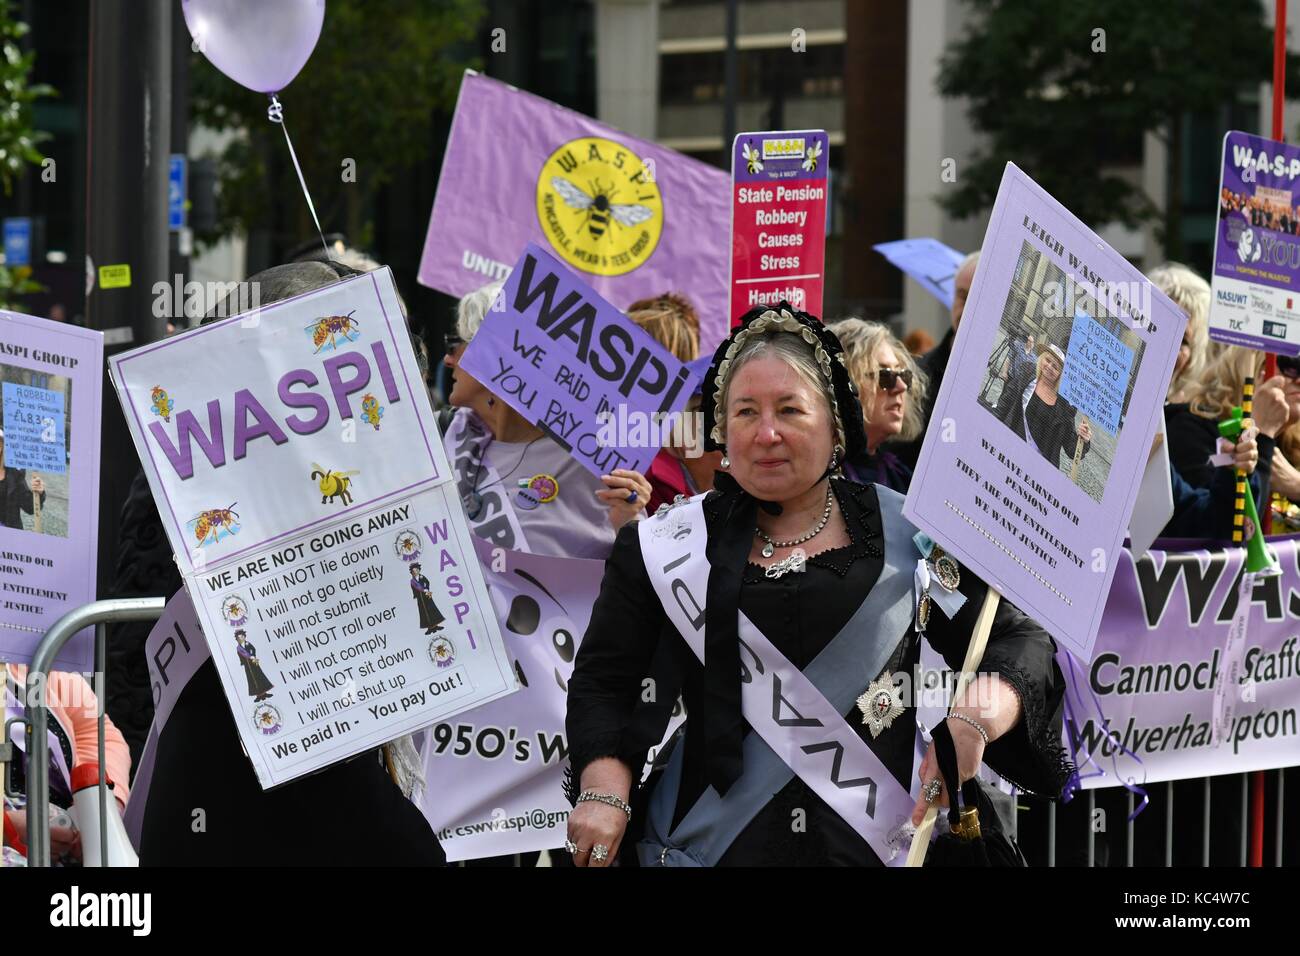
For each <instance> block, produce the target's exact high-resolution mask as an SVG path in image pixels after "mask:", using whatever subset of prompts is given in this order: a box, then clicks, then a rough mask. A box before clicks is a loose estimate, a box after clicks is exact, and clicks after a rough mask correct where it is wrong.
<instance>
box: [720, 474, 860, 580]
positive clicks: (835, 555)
mask: <svg viewBox="0 0 1300 956" xmlns="http://www.w3.org/2000/svg"><path fill="white" fill-rule="evenodd" d="M831 489H832V490H833V491H834V493H835V500H836V501H837V502H838V503H839V506H840V512H841V513H842V514H843V515H844V526H845V528H846V529H847V530H848V532H849V539H850V543H849V544H846V545H844V546H843V547H839V548H827V549H825V550H823V551H818V552H817V553H815V554H810V555H809V556H808V563H809V564H810V565H813V566H815V567H819V568H826V569H828V570H830V571H833V572H834V573H835V574H836V575H837V576H838V577H841V578H842V577H844V576H845V575H846V574H848V573H849V568H851V567H852V566H853V562H854V561H856V560H858V559H859V558H868V557H870V558H883V557H884V552H883V551H882V550H881V548H880V544H879V542H880V539H881V536H882V535H883V533H884V529H883V528H882V526H881V523H880V508H879V502H878V501H877V499H876V490H875V488H874V487H872V486H871V485H864V484H860V483H858V482H856V481H851V480H850V479H848V478H832V479H831ZM723 499H724V495H723V494H722V493H720V492H716V491H715V492H711V493H710V494H709V496H708V497H707V498H705V499H704V517H705V521H706V523H707V524H708V525H709V526H710V527H712V526H713V524H714V522H715V521H719V520H721V514H722V510H723V509H722V501H723ZM764 571H765V569H764V567H763V566H762V565H761V564H755V563H754V562H752V561H749V562H746V565H745V582H746V583H747V584H752V583H755V582H758V581H762V580H766V576H765V575H764Z"/></svg>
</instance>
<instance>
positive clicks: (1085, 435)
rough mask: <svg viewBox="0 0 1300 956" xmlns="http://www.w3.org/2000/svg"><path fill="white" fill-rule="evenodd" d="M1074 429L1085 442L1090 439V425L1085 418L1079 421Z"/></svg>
mask: <svg viewBox="0 0 1300 956" xmlns="http://www.w3.org/2000/svg"><path fill="white" fill-rule="evenodd" d="M1075 431H1076V432H1077V433H1078V435H1079V437H1080V438H1082V439H1083V440H1084V441H1085V442H1089V441H1092V426H1091V425H1089V424H1088V422H1087V420H1086V419H1085V420H1084V421H1081V422H1080V423H1079V427H1078V428H1077V429H1075Z"/></svg>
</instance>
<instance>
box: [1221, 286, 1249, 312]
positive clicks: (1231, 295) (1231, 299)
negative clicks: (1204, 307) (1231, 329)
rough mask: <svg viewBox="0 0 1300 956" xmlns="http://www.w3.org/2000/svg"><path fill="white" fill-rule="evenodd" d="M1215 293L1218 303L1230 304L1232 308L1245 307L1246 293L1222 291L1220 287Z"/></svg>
mask: <svg viewBox="0 0 1300 956" xmlns="http://www.w3.org/2000/svg"><path fill="white" fill-rule="evenodd" d="M1215 295H1216V296H1217V297H1218V300H1219V305H1227V306H1231V307H1232V308H1234V309H1244V308H1245V307H1246V294H1245V293H1244V292H1224V291H1223V290H1222V289H1220V290H1218V291H1217V292H1216V293H1215Z"/></svg>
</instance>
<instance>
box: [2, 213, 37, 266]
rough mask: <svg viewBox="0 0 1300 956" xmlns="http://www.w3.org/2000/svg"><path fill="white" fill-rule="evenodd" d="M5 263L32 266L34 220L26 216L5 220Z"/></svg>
mask: <svg viewBox="0 0 1300 956" xmlns="http://www.w3.org/2000/svg"><path fill="white" fill-rule="evenodd" d="M4 230H5V265H7V266H30V265H31V264H32V221H31V219H29V218H27V217H26V216H14V217H11V218H9V219H6V220H5V222H4Z"/></svg>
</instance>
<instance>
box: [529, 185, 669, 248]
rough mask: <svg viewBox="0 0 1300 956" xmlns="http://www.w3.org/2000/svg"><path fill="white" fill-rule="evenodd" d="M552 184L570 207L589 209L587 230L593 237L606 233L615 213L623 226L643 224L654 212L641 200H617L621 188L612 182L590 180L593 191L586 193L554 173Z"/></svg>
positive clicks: (615, 219)
mask: <svg viewBox="0 0 1300 956" xmlns="http://www.w3.org/2000/svg"><path fill="white" fill-rule="evenodd" d="M551 185H552V186H554V187H555V191H556V192H557V193H559V194H560V198H561V199H563V200H564V203H565V205H567V206H568V207H569V208H571V209H583V210H586V213H587V220H586V225H587V231H588V232H590V233H591V238H593V239H599V238H601V236H604V235H605V231H606V229H607V228H608V227H609V220H610V217H611V216H612V217H613V218H614V221H615V222H616V223H618V224H619V225H620V226H625V227H628V228H631V227H632V226H637V225H640V224H641V223H643V222H645V221H646V220H647V219H650V218H651V217H653V216H654V214H655V213H654V210H653V209H651V208H650V207H648V206H642V205H641V204H640V203H623V202H614V201H613V199H614V197H615V196H617V195H618V190H616V189H615V188H614V187H613V186H612V185H611V186H602V185H601V184H600V180H596V182H595V183H587V188H588V189H590V190H591V193H585V192H583V191H582V190H581V189H579V188H578V187H577V186H575V185H573V183H571V182H569V181H568V180H567V179H565V178H563V177H562V176H552V177H551Z"/></svg>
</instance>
